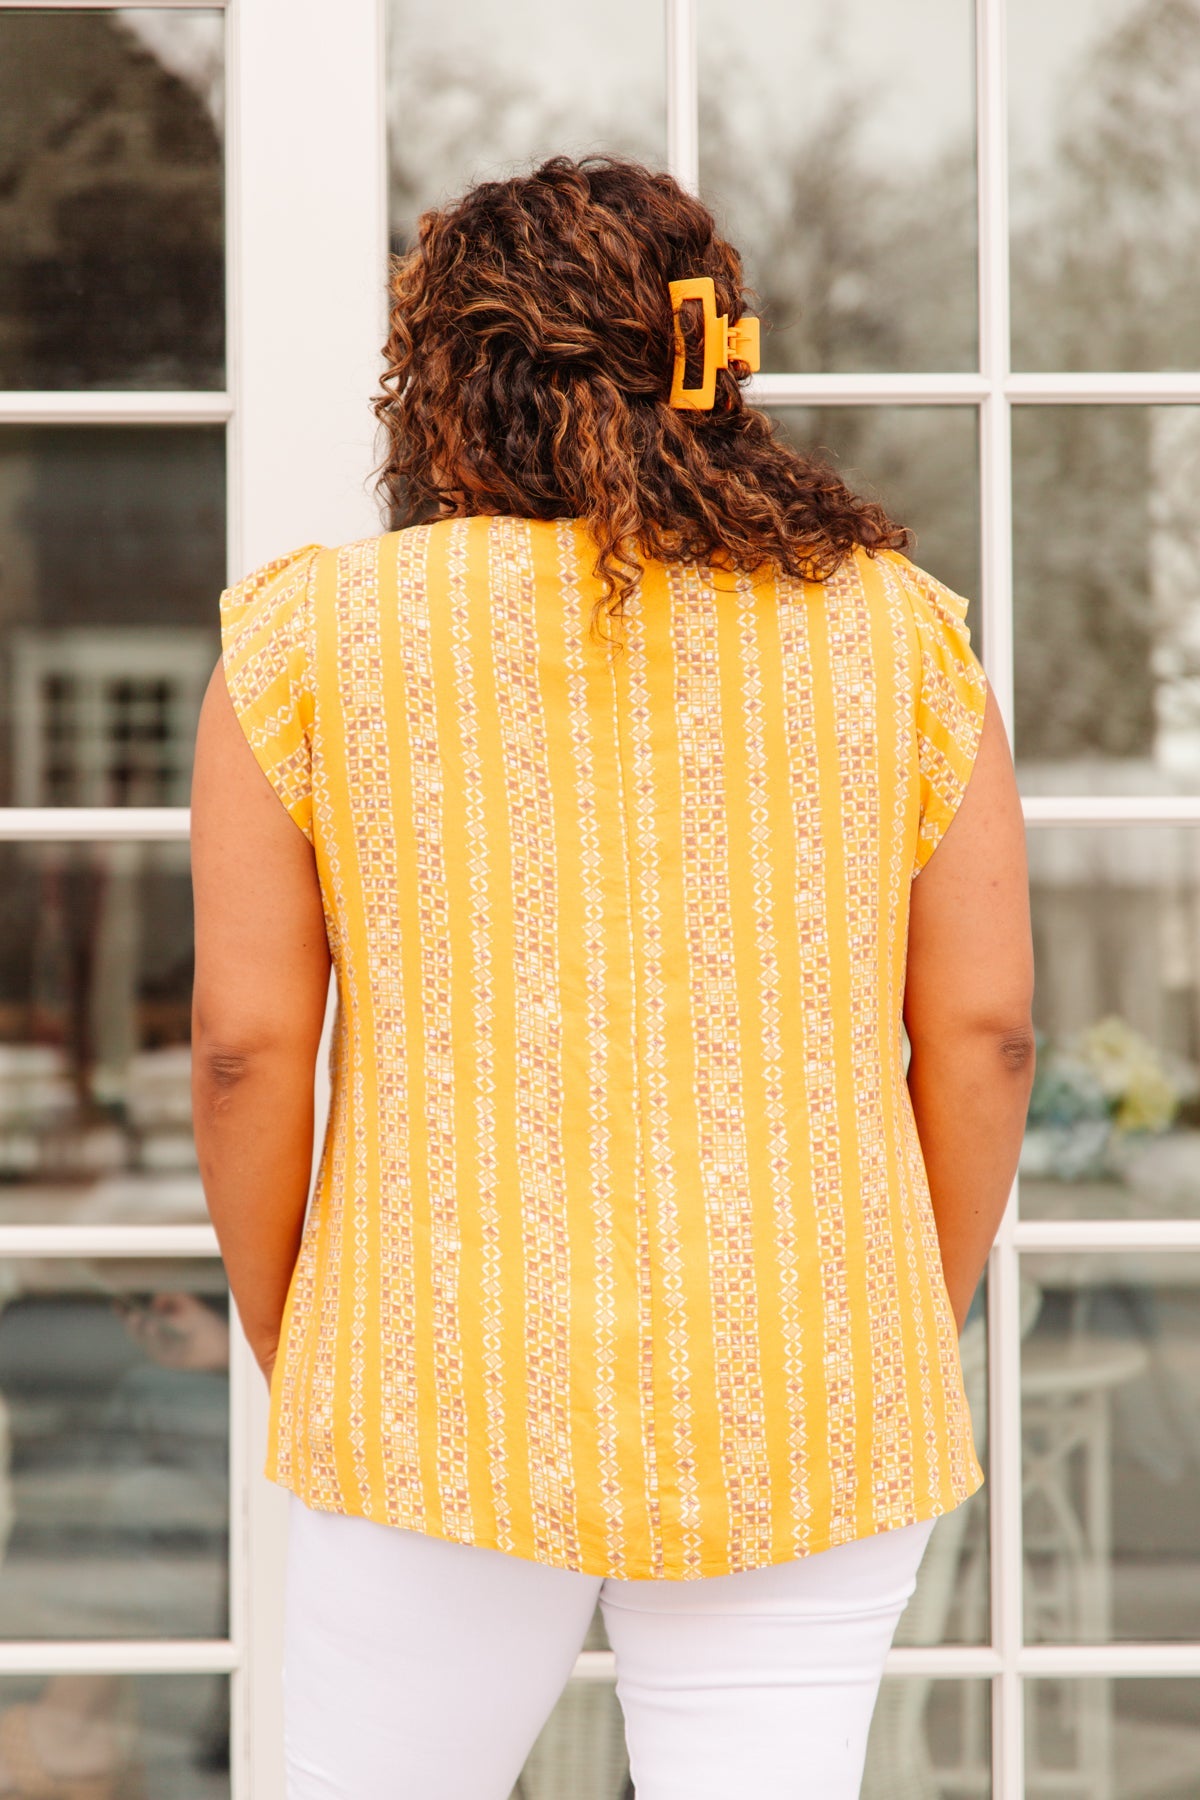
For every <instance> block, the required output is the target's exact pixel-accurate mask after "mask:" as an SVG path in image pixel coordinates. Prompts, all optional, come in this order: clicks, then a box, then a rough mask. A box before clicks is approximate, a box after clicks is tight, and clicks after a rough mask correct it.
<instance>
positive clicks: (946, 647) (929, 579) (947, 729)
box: [906, 565, 988, 875]
mask: <svg viewBox="0 0 1200 1800" xmlns="http://www.w3.org/2000/svg"><path fill="white" fill-rule="evenodd" d="M906 585H907V588H908V592H909V597H910V600H911V602H912V609H913V616H914V619H915V622H916V628H917V638H918V642H919V645H920V694H919V698H918V701H917V751H918V761H919V768H920V788H921V824H920V832H919V835H918V839H917V850H916V859H915V862H914V866H913V874H914V875H916V874H919V872H920V871H921V870H922V869H923V868H924V867H925V864H926V863H927V862H928V861H929V858H930V857H931V856H932V855H933V853H934V851H935V850H936V849H937V847H938V845H939V844H940V842H941V840H942V838H943V837H944V836H945V834H946V828H947V826H948V825H949V824H950V821H951V819H952V818H953V817H954V815H955V813H956V812H957V811H958V808H959V805H960V803H961V801H962V797H963V795H964V793H965V792H966V788H967V782H968V781H969V780H970V776H971V770H972V769H973V768H974V766H975V757H976V753H977V752H978V749H979V739H980V733H981V732H982V730H983V714H984V708H985V706H986V704H987V688H988V683H987V676H986V675H985V674H984V671H983V665H982V663H981V662H980V661H979V658H978V657H977V656H976V654H975V652H974V650H973V649H972V648H971V633H970V631H969V629H968V627H967V623H966V617H967V602H966V601H965V600H964V599H963V597H962V595H961V594H956V593H955V592H954V591H953V589H951V588H948V587H946V586H944V585H943V583H942V582H940V581H937V580H936V579H935V578H934V577H933V576H932V575H927V574H925V572H924V571H923V570H921V569H915V568H913V567H912V566H911V565H909V570H908V580H907V583H906Z"/></svg>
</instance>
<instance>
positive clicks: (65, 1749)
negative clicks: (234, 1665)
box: [0, 1675, 230, 1800]
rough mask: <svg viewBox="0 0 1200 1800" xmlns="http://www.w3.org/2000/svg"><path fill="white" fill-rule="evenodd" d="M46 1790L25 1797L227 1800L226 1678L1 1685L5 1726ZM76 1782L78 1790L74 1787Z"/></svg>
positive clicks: (28, 1679)
mask: <svg viewBox="0 0 1200 1800" xmlns="http://www.w3.org/2000/svg"><path fill="white" fill-rule="evenodd" d="M10 1710H12V1711H14V1712H15V1714H16V1717H15V1719H14V1721H13V1723H12V1724H10V1725H9V1726H8V1727H6V1729H7V1730H8V1731H10V1732H11V1733H12V1734H13V1737H14V1739H15V1740H16V1742H18V1743H19V1744H20V1745H21V1746H22V1747H23V1750H24V1753H25V1757H26V1760H27V1761H28V1762H29V1763H30V1764H31V1766H32V1767H33V1768H36V1769H37V1770H38V1772H39V1775H40V1777H41V1779H42V1781H43V1783H44V1784H45V1785H43V1786H40V1787H36V1788H32V1787H25V1786H23V1787H21V1788H19V1789H16V1788H6V1789H5V1790H4V1792H5V1794H6V1795H8V1796H10V1800H17V1796H18V1795H19V1794H30V1793H39V1794H48V1795H68V1794H72V1795H74V1794H78V1795H81V1796H82V1795H84V1794H87V1795H94V1796H96V1800H99V1797H100V1796H101V1795H106V1794H111V1796H112V1800H125V1797H126V1796H128V1800H133V1796H134V1795H137V1796H139V1797H140V1796H143V1795H144V1796H146V1800H228V1797H229V1791H230V1789H229V1679H228V1677H227V1676H225V1675H50V1676H46V1675H34V1676H24V1677H21V1678H20V1679H17V1678H10V1677H5V1678H4V1680H3V1681H0V1716H3V1715H4V1714H6V1713H8V1712H9V1711H10ZM76 1782H78V1785H76Z"/></svg>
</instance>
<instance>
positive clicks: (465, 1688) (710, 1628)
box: [284, 1495, 932, 1800]
mask: <svg viewBox="0 0 1200 1800" xmlns="http://www.w3.org/2000/svg"><path fill="white" fill-rule="evenodd" d="M931 1530H932V1522H929V1523H922V1524H918V1525H908V1526H904V1527H903V1528H902V1529H900V1530H898V1531H889V1532H884V1533H881V1534H880V1535H878V1536H876V1537H869V1538H862V1539H859V1540H858V1541H857V1542H855V1543H851V1544H842V1545H839V1546H838V1547H837V1548H836V1549H833V1550H824V1551H820V1552H818V1553H816V1554H814V1555H811V1556H806V1557H802V1558H800V1559H798V1560H797V1561H794V1562H786V1563H780V1564H777V1565H775V1566H774V1567H771V1568H766V1569H750V1570H747V1571H746V1572H744V1573H742V1574H736V1575H714V1576H708V1577H702V1578H701V1579H699V1580H694V1581H625V1580H617V1579H614V1578H611V1577H609V1578H607V1579H606V1578H604V1577H602V1576H592V1575H580V1574H577V1573H575V1572H574V1571H572V1570H570V1569H554V1568H550V1567H549V1566H547V1565H545V1564H542V1563H536V1562H531V1561H528V1560H526V1559H523V1558H519V1557H514V1556H509V1555H507V1554H505V1553H504V1552H503V1551H499V1550H485V1549H480V1548H478V1547H477V1546H474V1545H470V1544H454V1543H447V1542H445V1541H444V1540H443V1539H440V1538H433V1537H427V1536H425V1535H423V1534H422V1533H419V1532H415V1531H405V1530H402V1529H400V1528H398V1527H393V1526H389V1525H376V1524H373V1523H371V1522H370V1521H369V1520H366V1519H358V1518H345V1517H342V1516H340V1515H338V1514H333V1513H320V1512H313V1511H310V1510H309V1509H308V1508H307V1507H306V1506H304V1505H303V1504H302V1502H301V1501H299V1500H298V1499H297V1498H296V1497H295V1495H292V1496H291V1531H290V1537H289V1542H288V1576H287V1597H286V1644H285V1654H284V1697H285V1722H286V1746H287V1769H288V1786H287V1794H288V1800H508V1796H509V1794H510V1793H511V1790H512V1787H513V1784H514V1782H515V1781H516V1779H517V1777H518V1775H519V1774H520V1772H521V1768H522V1765H523V1763H524V1761H525V1758H526V1756H527V1755H528V1753H529V1751H530V1749H531V1748H532V1746H533V1743H534V1740H535V1738H536V1737H537V1735H538V1733H539V1731H540V1730H541V1727H542V1725H543V1724H544V1723H545V1721H546V1719H547V1717H548V1716H549V1714H550V1712H551V1710H552V1708H553V1706H554V1703H555V1701H556V1700H557V1698H558V1696H559V1694H560V1693H561V1692H562V1689H563V1686H564V1684H565V1683H566V1681H567V1678H568V1676H569V1674H570V1672H571V1668H572V1666H573V1664H574V1661H575V1657H576V1654H577V1652H578V1651H579V1649H580V1647H581V1645H582V1643H583V1640H584V1637H585V1635H586V1633H587V1630H588V1626H589V1625H590V1623H591V1620H592V1617H593V1614H594V1611H595V1607H596V1603H597V1600H598V1601H599V1604H600V1607H601V1609H602V1612H603V1617H604V1625H605V1629H606V1632H607V1634H608V1641H609V1643H610V1645H611V1646H612V1649H613V1652H614V1655H615V1662H616V1676H617V1681H616V1691H617V1697H618V1699H619V1701H620V1704H621V1707H622V1710H623V1713H624V1719H625V1737H626V1742H627V1744H628V1747H629V1758H630V1769H631V1772H632V1775H633V1779H634V1784H635V1787H636V1791H637V1800H855V1796H857V1794H858V1791H859V1786H860V1783H861V1780H862V1769H863V1760H864V1756H865V1753H866V1741H867V1730H868V1727H869V1726H870V1722H871V1714H872V1711H873V1710H874V1706H875V1699H876V1694H877V1692H878V1688H879V1680H880V1675H881V1673H882V1669H883V1660H884V1657H885V1655H886V1654H887V1650H888V1647H889V1645H890V1644H891V1641H892V1636H893V1633H894V1632H895V1629H896V1624H897V1621H898V1620H899V1618H900V1614H901V1613H902V1612H903V1610H904V1607H905V1604H906V1602H907V1600H908V1598H909V1595H910V1594H911V1593H912V1591H913V1587H914V1585H915V1581H916V1574H917V1567H918V1565H919V1563H920V1560H921V1556H922V1554H923V1552H924V1549H925V1545H926V1543H927V1541H928V1538H929V1533H930V1531H931ZM556 1800H557V1797H556ZM563 1800H571V1797H570V1796H563ZM611 1800H620V1796H619V1795H616V1794H614V1795H613V1796H612V1797H611Z"/></svg>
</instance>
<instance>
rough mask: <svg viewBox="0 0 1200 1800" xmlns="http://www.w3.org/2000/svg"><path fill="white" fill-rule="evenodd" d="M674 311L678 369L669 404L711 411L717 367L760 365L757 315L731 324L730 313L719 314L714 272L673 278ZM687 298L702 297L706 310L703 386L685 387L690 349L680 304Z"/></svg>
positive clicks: (671, 284)
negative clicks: (685, 334) (680, 313)
mask: <svg viewBox="0 0 1200 1800" xmlns="http://www.w3.org/2000/svg"><path fill="white" fill-rule="evenodd" d="M669 285H670V289H671V314H672V317H673V319H674V324H675V373H674V375H673V377H672V380H671V398H670V402H669V404H670V405H671V406H677V407H680V408H681V409H683V410H684V411H692V412H708V411H709V409H710V408H711V406H712V404H713V401H714V400H715V399H716V397H717V370H718V369H727V368H728V367H729V364H730V362H731V361H733V362H744V363H749V365H750V367H751V368H752V369H757V367H758V363H759V335H758V320H757V319H739V320H738V322H737V324H736V325H730V323H729V315H728V313H722V314H721V315H720V317H719V318H718V316H717V292H716V288H715V287H714V286H713V279H712V276H711V275H690V276H689V277H688V278H687V280H685V281H672V282H671V283H670V284H669ZM685 300H699V302H700V304H701V307H702V308H703V311H704V376H703V379H702V380H701V383H700V386H699V387H694V388H690V387H685V386H684V376H685V373H686V369H687V352H686V349H685V346H684V342H683V327H682V325H681V324H680V322H679V308H680V307H681V305H682V304H683V302H684V301H685Z"/></svg>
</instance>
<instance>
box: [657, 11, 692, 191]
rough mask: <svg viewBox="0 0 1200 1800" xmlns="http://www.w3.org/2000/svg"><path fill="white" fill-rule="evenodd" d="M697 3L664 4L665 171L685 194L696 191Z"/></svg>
mask: <svg viewBox="0 0 1200 1800" xmlns="http://www.w3.org/2000/svg"><path fill="white" fill-rule="evenodd" d="M698 3H699V0H666V15H665V18H666V29H667V168H668V169H669V170H670V172H671V174H672V175H674V177H675V179H676V181H678V182H679V183H680V185H681V186H682V187H685V188H687V190H688V192H689V193H693V194H694V193H697V192H698V191H699V187H700V124H699V120H700V93H699V74H698V61H697V53H696V38H697V32H696V8H697V5H698Z"/></svg>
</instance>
